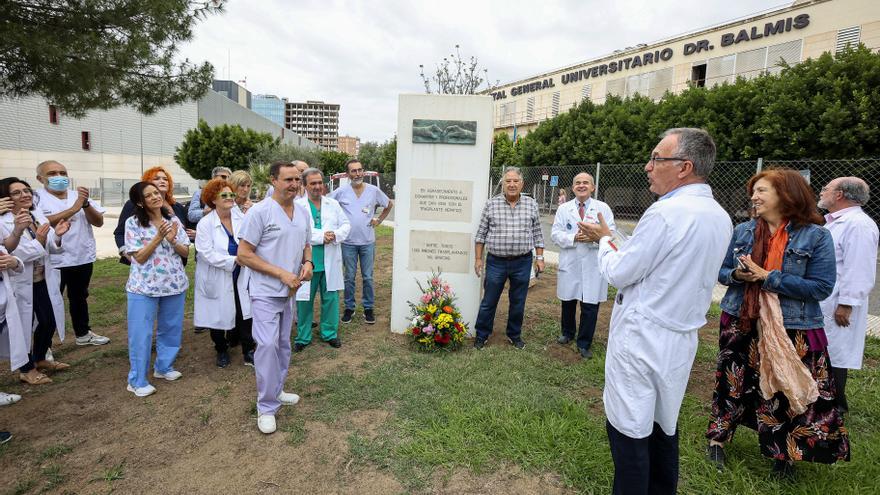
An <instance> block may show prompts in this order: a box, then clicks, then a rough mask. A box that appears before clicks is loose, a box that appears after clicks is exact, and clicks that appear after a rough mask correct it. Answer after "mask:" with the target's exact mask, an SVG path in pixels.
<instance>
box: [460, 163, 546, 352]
mask: <svg viewBox="0 0 880 495" xmlns="http://www.w3.org/2000/svg"><path fill="white" fill-rule="evenodd" d="M501 180H502V186H501V187H502V190H503V193H502V194H499V195H497V196H494V197H492V198H490V199H489V201H487V202H486V206H484V207H483V213H482V216H481V217H480V225H479V227H477V234H476V236H474V252H475V258H476V259H475V261H474V272H475V273H476V274H477V276H478V277H479V276H481V275H482V271H483V250H484V249H485V250H486V251H488V254H487V255H486V274H485V278H484V279H483V288H484V291H483V300H482V301H480V311H479V313H478V314H477V323H476V325H474V329H475V330H476V332H477V337H476V339H475V340H474V347H476V348H477V349H482V348H483V346H485V345H486V340H488V339H489V335H491V334H492V324H493V323H494V322H495V310H496V309H497V308H498V300H499V299H500V298H501V291H503V290H504V284H505V282H507V280H508V279H510V288H509V289H508V292H507V297H508V300H509V301H510V305H509V307H508V308H509V309H508V310H507V339H508V340H509V341H510V344H511V345H513V346H514V347H516V348H517V349H522V348H523V347H525V345H526V344H525V342H523V340H522V322H523V316H524V313H525V307H526V296H527V295H528V291H529V278H530V277H531V270H532V250H534V251H535V254H536V256H535V259H536V262H535V271H537V272H542V271H544V234H543V232H542V231H541V218H540V216H539V215H538V203H537V202H536V201H535V200H534V199H533V198H530V197H528V196H523V195H522V194H521V193H522V189H523V176H522V172H520V170H519V169H518V168H516V167H508V168H507V169H505V171H504V176H503V177H502V179H501Z"/></svg>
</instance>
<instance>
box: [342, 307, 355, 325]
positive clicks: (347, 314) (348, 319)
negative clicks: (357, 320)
mask: <svg viewBox="0 0 880 495" xmlns="http://www.w3.org/2000/svg"><path fill="white" fill-rule="evenodd" d="M353 314H354V310H353V309H346V310H345V311H344V312H343V313H342V323H351V316H352V315H353Z"/></svg>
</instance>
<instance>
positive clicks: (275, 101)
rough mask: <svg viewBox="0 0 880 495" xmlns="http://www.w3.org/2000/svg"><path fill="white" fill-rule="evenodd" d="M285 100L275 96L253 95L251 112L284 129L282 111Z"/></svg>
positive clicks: (285, 103)
mask: <svg viewBox="0 0 880 495" xmlns="http://www.w3.org/2000/svg"><path fill="white" fill-rule="evenodd" d="M286 105H287V98H279V97H277V96H275V95H254V96H253V97H252V98H251V110H253V111H254V112H256V113H258V114H260V115H262V116H263V117H266V118H267V119H269V120H271V121H272V122H275V123H276V124H278V125H279V126H281V127H284V110H285V106H286Z"/></svg>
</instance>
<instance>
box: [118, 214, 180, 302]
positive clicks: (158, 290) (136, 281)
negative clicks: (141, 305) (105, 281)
mask: <svg viewBox="0 0 880 495" xmlns="http://www.w3.org/2000/svg"><path fill="white" fill-rule="evenodd" d="M168 221H169V222H174V223H176V224H177V238H176V240H177V243H178V244H181V245H184V246H189V238H187V236H186V230H185V229H184V228H183V224H181V223H180V220H178V219H177V217H171V219H170V220H168ZM156 232H157V229H156V227H154V226H153V225H152V224H150V225H149V226H148V227H142V226H141V224H140V223H139V222H138V219H137V217H135V216H132V217H129V219H128V220H126V221H125V252H126V253H134V252H136V251H138V250H140V249H141V248H143V247H144V246H146V245H147V244H149V243H150V240H151V239H152V238H153V237H155V236H156ZM187 288H189V279H188V278H187V276H186V271H185V270H184V267H183V258H181V257H180V255H178V254H177V253H175V252H174V247H173V246H172V245H171V243H169V242H168V241H167V240H164V239H163V240H162V242H160V243H159V246H157V247H156V250H155V251H153V254H152V255H150V258H149V259H147V262H146V263H144V264H143V265H142V264H140V263H138V262H137V261H136V260H135V259H134V258H133V257H132V259H131V270H130V271H129V273H128V284H126V286H125V290H126V291H128V292H131V293H133V294H140V295H143V296H150V297H164V296H174V295H177V294H180V293H181V292H186V289H187Z"/></svg>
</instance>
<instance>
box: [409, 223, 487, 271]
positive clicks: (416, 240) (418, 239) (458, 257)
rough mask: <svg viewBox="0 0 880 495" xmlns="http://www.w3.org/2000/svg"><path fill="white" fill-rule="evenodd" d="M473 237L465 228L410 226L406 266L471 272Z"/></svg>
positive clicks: (413, 269)
mask: <svg viewBox="0 0 880 495" xmlns="http://www.w3.org/2000/svg"><path fill="white" fill-rule="evenodd" d="M472 242H473V240H472V239H471V234H469V233H467V232H440V231H436V230H411V231H410V233H409V266H408V267H407V269H408V270H409V271H411V272H430V271H432V270H437V269H438V268H439V269H440V270H441V271H442V272H443V273H470V252H471V245H472Z"/></svg>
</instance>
